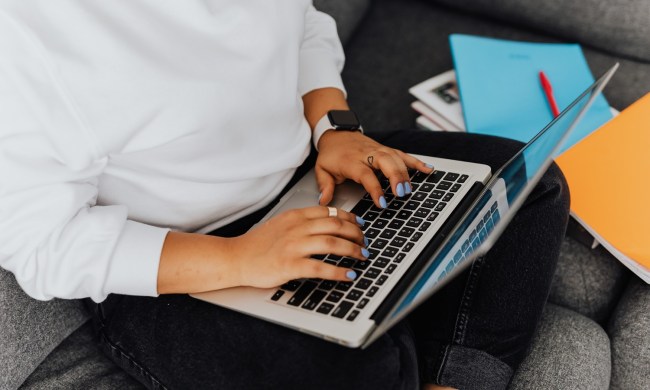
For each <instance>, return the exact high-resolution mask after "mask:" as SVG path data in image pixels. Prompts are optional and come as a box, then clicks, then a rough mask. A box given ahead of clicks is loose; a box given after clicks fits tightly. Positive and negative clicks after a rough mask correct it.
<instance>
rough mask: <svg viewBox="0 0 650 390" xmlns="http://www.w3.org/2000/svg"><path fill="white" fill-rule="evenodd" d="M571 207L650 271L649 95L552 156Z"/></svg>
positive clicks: (619, 249)
mask: <svg viewBox="0 0 650 390" xmlns="http://www.w3.org/2000/svg"><path fill="white" fill-rule="evenodd" d="M556 162H557V163H558V164H559V165H560V168H562V171H563V172H564V175H565V177H566V179H567V182H568V183H569V188H570V190H571V211H572V212H573V213H575V214H576V215H577V216H578V217H579V218H580V219H581V220H582V221H583V222H584V223H586V224H587V225H588V226H589V227H590V228H591V229H593V230H594V231H595V232H596V233H597V234H598V235H599V236H601V237H602V238H603V239H605V240H606V241H607V242H608V243H609V244H611V245H612V246H613V247H614V248H616V249H617V250H618V251H619V252H621V253H623V254H624V255H625V256H627V257H628V258H630V259H632V260H634V261H636V262H637V263H639V264H641V265H642V266H644V267H645V268H646V269H648V270H650V94H647V95H645V96H644V97H643V98H641V99H640V100H638V101H637V102H636V103H634V104H632V105H631V106H630V107H628V108H627V109H626V110H624V111H623V112H621V113H620V114H619V115H618V116H616V118H614V119H612V120H611V121H610V122H609V123H607V124H605V125H604V126H603V127H601V128H600V129H598V130H596V131H594V132H593V133H592V134H590V135H589V136H587V137H586V138H585V139H583V140H582V141H581V142H580V143H578V144H576V145H574V146H573V147H572V148H570V149H568V150H567V151H566V152H565V153H564V154H562V155H561V156H559V157H558V158H557V159H556Z"/></svg>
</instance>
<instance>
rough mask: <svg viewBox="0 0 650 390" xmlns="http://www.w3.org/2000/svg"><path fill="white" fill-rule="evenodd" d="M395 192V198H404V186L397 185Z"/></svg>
mask: <svg viewBox="0 0 650 390" xmlns="http://www.w3.org/2000/svg"><path fill="white" fill-rule="evenodd" d="M395 190H396V191H397V196H399V197H400V198H401V197H402V196H404V184H402V183H398V184H397V187H395Z"/></svg>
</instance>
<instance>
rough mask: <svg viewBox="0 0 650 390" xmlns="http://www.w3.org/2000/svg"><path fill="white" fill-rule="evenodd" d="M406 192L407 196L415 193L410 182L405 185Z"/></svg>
mask: <svg viewBox="0 0 650 390" xmlns="http://www.w3.org/2000/svg"><path fill="white" fill-rule="evenodd" d="M404 192H406V194H407V195H408V194H410V193H411V192H413V190H412V189H411V185H410V184H409V183H408V182H405V183H404Z"/></svg>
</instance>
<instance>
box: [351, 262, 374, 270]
mask: <svg viewBox="0 0 650 390" xmlns="http://www.w3.org/2000/svg"><path fill="white" fill-rule="evenodd" d="M369 265H370V262H369V261H368V260H357V262H356V263H354V265H353V266H352V268H354V269H356V270H364V269H366V268H368V266H369Z"/></svg>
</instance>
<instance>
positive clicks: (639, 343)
mask: <svg viewBox="0 0 650 390" xmlns="http://www.w3.org/2000/svg"><path fill="white" fill-rule="evenodd" d="M609 334H610V336H611V338H612V387H611V388H612V389H614V390H618V389H621V390H623V389H626V390H628V389H639V390H640V389H650V285H647V284H645V283H643V282H642V281H641V279H639V278H637V277H636V276H634V277H632V280H630V284H629V286H628V288H627V290H626V291H625V294H624V295H623V297H622V298H621V300H620V302H619V304H618V306H617V307H616V310H615V312H614V314H613V315H612V320H611V321H610V325H609Z"/></svg>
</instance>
